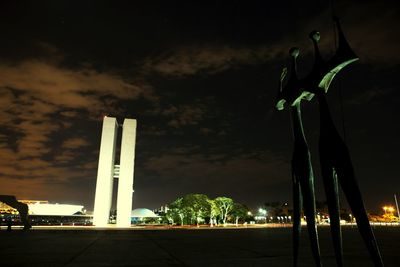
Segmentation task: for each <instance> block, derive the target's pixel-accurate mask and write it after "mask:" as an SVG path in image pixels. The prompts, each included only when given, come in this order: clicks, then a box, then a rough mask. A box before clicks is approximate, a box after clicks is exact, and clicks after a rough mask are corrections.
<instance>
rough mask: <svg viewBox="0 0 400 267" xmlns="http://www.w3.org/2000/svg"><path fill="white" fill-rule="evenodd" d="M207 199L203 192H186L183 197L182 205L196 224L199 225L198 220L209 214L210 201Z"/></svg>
mask: <svg viewBox="0 0 400 267" xmlns="http://www.w3.org/2000/svg"><path fill="white" fill-rule="evenodd" d="M208 200H209V199H208V197H207V196H206V195H203V194H188V195H186V196H184V197H183V201H182V202H183V206H184V208H186V209H187V210H188V211H189V212H190V214H191V217H192V218H194V219H195V221H196V225H199V223H200V221H201V220H202V219H204V217H205V216H207V215H208V214H209V210H210V203H209V202H208Z"/></svg>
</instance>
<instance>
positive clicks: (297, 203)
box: [293, 175, 302, 267]
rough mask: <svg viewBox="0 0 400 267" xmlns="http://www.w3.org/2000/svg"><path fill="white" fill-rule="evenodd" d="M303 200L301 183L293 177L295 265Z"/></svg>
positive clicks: (294, 262) (295, 263)
mask: <svg viewBox="0 0 400 267" xmlns="http://www.w3.org/2000/svg"><path fill="white" fill-rule="evenodd" d="M293 176H294V175H293ZM301 202H302V201H301V192H300V183H299V182H298V181H296V178H295V177H293V266H295V267H296V266H297V260H298V256H299V243H300V233H301V224H300V216H301V205H302V203H301Z"/></svg>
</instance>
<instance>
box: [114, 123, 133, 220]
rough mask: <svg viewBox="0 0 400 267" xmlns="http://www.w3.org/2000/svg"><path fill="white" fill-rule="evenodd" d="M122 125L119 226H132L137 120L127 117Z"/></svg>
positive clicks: (118, 200)
mask: <svg viewBox="0 0 400 267" xmlns="http://www.w3.org/2000/svg"><path fill="white" fill-rule="evenodd" d="M122 127H123V130H122V141H121V156H120V164H119V165H120V169H119V181H118V196H117V227H130V226H131V212H132V194H133V174H134V167H135V145H136V120H133V119H125V120H124V125H123V126H122Z"/></svg>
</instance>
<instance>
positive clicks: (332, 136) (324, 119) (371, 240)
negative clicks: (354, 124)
mask: <svg viewBox="0 0 400 267" xmlns="http://www.w3.org/2000/svg"><path fill="white" fill-rule="evenodd" d="M334 21H335V25H336V28H337V32H338V48H337V50H336V52H335V54H334V55H333V56H332V57H331V58H330V59H329V60H324V59H323V58H322V57H321V55H320V53H319V48H318V41H319V39H320V35H319V32H317V31H313V32H311V33H310V38H311V40H312V41H313V44H314V51H315V52H314V53H315V60H314V66H313V69H312V70H311V72H310V73H309V75H307V76H306V77H304V78H302V79H297V78H296V79H294V82H292V83H289V81H288V83H287V85H286V86H285V87H283V89H282V90H280V93H279V95H278V101H277V104H276V108H277V109H279V110H281V109H283V106H284V104H285V103H286V102H288V103H289V105H291V106H292V108H293V107H295V106H296V105H298V104H299V103H300V101H301V100H302V99H306V100H311V99H312V98H313V96H314V95H316V97H317V99H318V103H319V112H320V140H319V154H320V164H321V171H322V178H323V181H324V188H325V193H326V198H327V202H328V210H329V215H330V224H331V233H332V239H333V243H334V249H335V255H336V261H337V264H338V266H343V252H342V235H341V228H340V216H339V189H338V185H339V184H340V186H341V188H342V190H343V192H344V194H345V196H346V198H347V201H348V203H349V205H350V208H351V211H352V213H353V214H354V217H355V218H356V221H357V225H358V229H359V231H360V234H361V236H362V238H363V240H364V243H365V244H366V246H367V249H368V251H369V254H370V256H371V258H372V260H373V262H374V264H375V265H376V266H383V262H382V258H381V255H380V252H379V248H378V245H377V243H376V240H375V237H374V234H373V232H372V229H371V226H370V224H369V221H368V217H367V213H366V211H365V207H364V203H363V200H362V196H361V192H360V190H359V187H358V184H357V181H356V179H355V175H354V170H353V165H352V161H351V158H350V154H349V151H348V148H347V145H346V143H345V142H344V141H343V139H342V138H341V136H340V134H339V133H338V131H337V129H336V127H335V124H334V123H333V120H332V117H331V114H330V111H329V106H328V103H327V101H326V96H325V94H326V93H327V92H328V89H329V86H330V84H331V82H332V80H333V79H334V77H335V75H336V74H337V73H338V72H339V71H340V70H341V69H343V68H344V67H346V66H347V65H349V64H350V63H352V62H354V61H357V60H358V57H357V56H356V55H355V53H354V52H353V51H352V49H351V48H350V46H349V44H348V43H347V41H346V39H345V37H344V34H343V31H342V29H341V27H340V24H339V20H338V19H337V18H334ZM308 159H309V158H308ZM304 160H307V159H306V158H305V159H304ZM292 165H293V163H292ZM292 168H293V166H292ZM312 194H313V192H312ZM297 206H298V205H296V204H295V208H296V207H297ZM293 227H294V228H295V225H294V226H293ZM296 227H297V226H296ZM296 231H298V230H296V229H294V232H296ZM293 242H294V248H295V249H297V248H296V246H297V244H296V243H298V240H293ZM311 242H315V240H311Z"/></svg>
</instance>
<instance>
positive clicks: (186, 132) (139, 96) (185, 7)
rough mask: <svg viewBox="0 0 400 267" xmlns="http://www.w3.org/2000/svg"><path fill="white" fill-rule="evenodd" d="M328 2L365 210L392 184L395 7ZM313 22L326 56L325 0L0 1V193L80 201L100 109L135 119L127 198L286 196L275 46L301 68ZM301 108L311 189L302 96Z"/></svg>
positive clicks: (286, 135)
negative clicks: (342, 59) (340, 33)
mask: <svg viewBox="0 0 400 267" xmlns="http://www.w3.org/2000/svg"><path fill="white" fill-rule="evenodd" d="M333 2H334V6H335V9H336V13H337V15H338V16H339V17H340V18H341V22H342V27H343V30H344V32H345V34H346V36H347V39H348V41H349V43H350V45H351V46H352V47H353V49H354V51H355V52H356V53H357V55H358V56H359V57H360V61H358V62H356V63H354V64H352V65H350V66H349V67H347V68H346V69H344V70H343V71H342V72H341V73H340V74H339V75H338V76H337V78H336V79H335V81H334V83H333V84H332V86H331V88H330V90H329V92H328V100H329V102H330V106H331V110H332V113H333V116H334V119H335V122H336V125H337V127H338V129H339V131H340V132H341V133H343V127H342V126H343V125H344V126H345V127H344V130H345V136H346V142H347V144H348V146H349V148H350V152H351V155H352V159H353V163H354V167H355V171H356V176H357V179H358V181H359V184H360V188H361V191H362V193H363V196H364V200H365V203H366V206H367V208H368V209H369V210H370V211H378V210H379V209H380V207H381V206H382V205H383V204H390V203H394V201H393V194H395V193H397V194H400V176H399V172H398V170H399V163H400V155H399V151H400V141H399V140H400V138H399V136H400V127H399V115H400V108H399V107H400V93H399V92H400V88H399V85H398V84H399V70H400V64H399V59H400V53H399V47H400V40H399V38H400V37H399V36H400V32H399V25H400V23H399V21H400V14H399V8H398V5H397V4H396V2H395V1H393V2H388V1H333ZM314 29H316V30H319V31H320V33H321V52H322V54H323V55H324V56H330V55H331V54H332V52H333V50H334V47H335V46H334V33H333V24H332V20H331V9H330V5H329V1H322V0H321V1H293V2H291V1H261V0H260V1H126V2H124V1H118V3H117V1H11V0H7V1H1V4H0V32H1V39H0V40H1V41H0V124H1V128H0V194H12V195H16V196H17V198H19V199H40V200H49V201H50V202H53V203H55V202H58V203H70V204H83V205H85V207H86V208H87V209H88V210H91V209H92V208H93V201H94V191H95V183H96V175H97V159H98V151H99V146H100V134H101V127H102V118H103V116H104V115H109V116H115V117H117V118H118V120H119V122H120V123H122V120H123V118H124V117H126V118H135V119H137V122H138V129H137V130H138V132H137V146H136V162H135V163H136V166H135V182H134V189H135V193H134V204H133V205H134V207H135V208H138V207H147V208H157V207H159V206H160V205H163V204H166V203H168V202H171V201H172V200H174V199H175V198H176V197H178V196H181V195H184V194H186V193H192V192H194V193H204V194H207V195H208V196H209V197H216V196H229V197H232V198H233V199H235V200H236V201H238V202H242V203H244V204H247V205H248V206H249V207H251V208H257V207H258V206H260V205H262V204H263V203H265V202H268V201H289V203H290V201H291V176H290V158H291V151H292V135H291V129H290V118H289V112H288V111H287V110H285V111H276V110H275V108H274V101H275V97H276V95H277V90H278V79H279V76H280V72H281V69H282V68H283V67H285V66H286V65H287V63H288V56H287V55H288V50H289V48H290V47H292V46H298V47H300V49H301V54H300V57H299V61H298V68H299V72H300V74H301V75H306V74H307V73H308V71H309V70H310V68H311V63H312V60H313V54H312V52H313V50H312V44H311V42H310V41H309V40H308V37H307V36H308V33H309V32H310V31H312V30H314ZM340 91H341V95H342V98H340ZM341 99H342V102H341V101H340V100H341ZM341 103H342V105H343V112H341ZM342 118H343V120H342ZM303 120H304V126H305V131H306V136H307V139H308V142H309V145H310V148H311V152H312V160H313V164H314V171H315V176H316V187H317V191H318V193H317V199H318V200H325V197H324V194H323V191H322V190H321V189H322V179H321V175H320V171H319V167H318V165H319V160H318V135H319V134H318V132H319V116H318V109H317V105H316V100H315V99H314V100H313V101H311V102H304V103H303ZM342 200H343V203H345V201H344V198H342Z"/></svg>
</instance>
